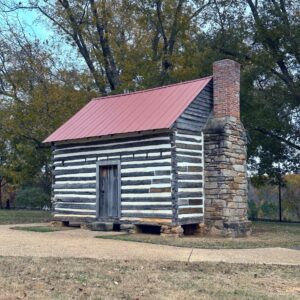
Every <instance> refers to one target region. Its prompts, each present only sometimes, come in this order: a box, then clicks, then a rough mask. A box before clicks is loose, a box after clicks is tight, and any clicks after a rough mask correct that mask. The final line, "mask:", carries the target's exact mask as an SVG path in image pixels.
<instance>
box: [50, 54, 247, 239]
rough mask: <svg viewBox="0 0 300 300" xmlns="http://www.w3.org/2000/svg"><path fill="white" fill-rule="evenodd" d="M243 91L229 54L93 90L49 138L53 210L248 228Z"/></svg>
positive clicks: (168, 229)
mask: <svg viewBox="0 0 300 300" xmlns="http://www.w3.org/2000/svg"><path fill="white" fill-rule="evenodd" d="M239 94H240V65H239V64H238V63H237V62H234V61H232V60H229V59H225V60H221V61H217V62H215V63H214V65H213V75H212V76H209V77H205V78H201V79H196V80H192V81H186V82H181V83H177V84H172V85H168V86H162V87H158V88H152V89H148V90H142V91H137V92H132V93H127V94H120V95H112V96H106V97H101V98H96V99H93V100H91V101H90V102H89V103H88V104H87V105H86V106H84V107H83V108H82V109H81V110H80V111H79V112H77V113H76V114H75V115H74V116H73V117H71V118H70V119H69V120H68V121H67V122H66V123H65V124H63V125H62V126H61V127H59V128H58V129H57V130H56V131H55V132H54V133H52V134H51V135H50V136H49V137H48V138H46V140H45V141H44V142H45V143H48V144H49V143H50V144H51V145H52V149H53V202H54V203H53V204H54V216H53V217H54V220H57V221H61V222H65V223H67V222H75V223H89V224H98V225H99V224H100V225H101V226H104V225H105V224H106V225H107V224H109V225H112V226H113V225H119V226H121V229H122V228H123V229H128V228H131V229H132V228H137V227H138V226H144V225H148V226H149V225H150V226H159V227H160V230H161V233H162V234H171V235H176V236H177V235H181V234H182V233H183V232H190V231H191V230H192V231H193V232H197V233H201V234H205V233H206V234H214V235H221V236H245V235H248V234H249V233H250V232H251V223H250V222H249V221H248V220H247V176H246V136H245V130H244V127H243V125H242V123H241V121H240V99H239ZM101 226H100V227H101ZM104 227H105V226H104ZM108 227H109V226H108ZM96 228H97V226H96ZM101 228H102V227H101ZM106 228H107V227H106Z"/></svg>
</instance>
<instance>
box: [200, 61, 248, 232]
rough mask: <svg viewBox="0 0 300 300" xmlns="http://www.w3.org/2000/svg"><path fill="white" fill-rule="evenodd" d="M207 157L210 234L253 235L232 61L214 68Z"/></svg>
mask: <svg viewBox="0 0 300 300" xmlns="http://www.w3.org/2000/svg"><path fill="white" fill-rule="evenodd" d="M204 157H205V185H204V194H205V228H206V231H207V233H209V234H212V235H221V236H233V237H236V236H246V235H248V234H250V233H251V222H249V221H248V220H247V207H248V199H247V172H246V158H247V152H246V135H245V129H244V127H243V125H242V123H241V121H240V65H239V64H238V63H237V62H235V61H232V60H230V59H224V60H221V61H217V62H215V63H214V64H213V114H212V116H211V118H210V120H209V121H208V123H207V125H206V128H205V130H204Z"/></svg>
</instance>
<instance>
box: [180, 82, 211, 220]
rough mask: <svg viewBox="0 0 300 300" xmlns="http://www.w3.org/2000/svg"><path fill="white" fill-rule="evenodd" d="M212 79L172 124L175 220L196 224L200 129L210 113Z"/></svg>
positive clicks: (200, 195) (200, 205)
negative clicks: (174, 163) (175, 176)
mask: <svg viewBox="0 0 300 300" xmlns="http://www.w3.org/2000/svg"><path fill="white" fill-rule="evenodd" d="M212 107H213V96H212V82H210V83H209V84H208V85H207V86H206V87H205V88H204V90H203V91H202V92H201V93H200V94H199V95H198V96H197V97H196V98H195V100H194V101H193V102H192V103H191V104H190V105H189V106H188V108H187V109H186V110H185V111H184V112H183V113H182V114H181V116H180V117H179V118H178V120H177V121H176V123H175V125H174V129H175V141H176V142H175V145H176V161H177V174H178V175H177V177H178V178H177V185H178V195H177V198H178V200H177V201H178V222H179V223H181V224H184V223H199V222H201V221H202V220H203V217H204V187H203V184H204V178H203V177H204V155H203V154H204V152H203V151H204V150H203V149H204V147H203V128H204V127H205V125H206V123H207V121H208V119H209V116H210V114H211V112H212Z"/></svg>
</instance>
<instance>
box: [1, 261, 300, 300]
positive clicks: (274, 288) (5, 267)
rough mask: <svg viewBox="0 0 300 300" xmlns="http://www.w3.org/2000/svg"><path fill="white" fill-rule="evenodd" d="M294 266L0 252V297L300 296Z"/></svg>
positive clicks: (264, 297)
mask: <svg viewBox="0 0 300 300" xmlns="http://www.w3.org/2000/svg"><path fill="white" fill-rule="evenodd" d="M299 282H300V272H299V267H295V266H271V265H242V264H225V263H192V264H187V263H182V262H157V263H155V264H154V263H153V262H144V261H138V262H136V261H109V260H106V261H99V260H94V259H72V258H70V259H60V258H28V257H27V258H25V257H0V299H5V300H10V299H23V298H25V299H140V300H142V299H224V300H226V299H239V300H243V299H300V285H299Z"/></svg>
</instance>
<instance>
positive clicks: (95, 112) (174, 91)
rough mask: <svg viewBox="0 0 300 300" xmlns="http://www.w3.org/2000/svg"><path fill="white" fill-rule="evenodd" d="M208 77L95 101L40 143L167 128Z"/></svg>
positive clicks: (204, 84) (209, 78) (198, 91)
mask: <svg viewBox="0 0 300 300" xmlns="http://www.w3.org/2000/svg"><path fill="white" fill-rule="evenodd" d="M211 78H212V77H206V78H201V79H197V80H192V81H186V82H182V83H177V84H173V85H168V86H163V87H159V88H153V89H149V90H143V91H138V92H133V93H129V94H120V95H114V96H108V97H102V98H95V99H93V100H91V101H90V102H89V103H88V104H87V105H85V106H84V107H83V108H82V109H81V110H80V111H79V112H77V113H76V114H75V115H74V116H73V117H71V118H70V119H69V120H68V121H67V122H66V123H64V124H63V125H62V126H60V127H59V128H58V129H57V130H56V131H54V132H53V133H52V134H51V135H50V136H49V137H48V138H47V139H45V140H44V143H48V142H57V141H65V140H75V139H82V138H88V137H98V136H106V135H111V134H121V133H132V132H137V131H146V130H156V129H167V128H171V127H172V125H173V124H174V122H175V121H176V119H177V118H178V117H179V116H180V115H181V113H182V112H183V111H184V110H185V109H186V108H187V106H188V105H189V104H190V103H191V102H192V101H193V100H194V99H195V97H196V96H197V95H198V94H199V93H200V92H201V91H202V90H203V88H204V87H205V86H206V85H207V83H208V82H209V81H210V80H211Z"/></svg>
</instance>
